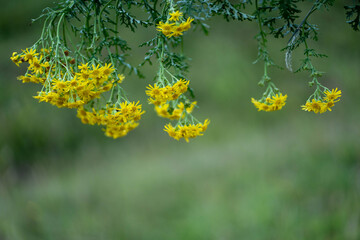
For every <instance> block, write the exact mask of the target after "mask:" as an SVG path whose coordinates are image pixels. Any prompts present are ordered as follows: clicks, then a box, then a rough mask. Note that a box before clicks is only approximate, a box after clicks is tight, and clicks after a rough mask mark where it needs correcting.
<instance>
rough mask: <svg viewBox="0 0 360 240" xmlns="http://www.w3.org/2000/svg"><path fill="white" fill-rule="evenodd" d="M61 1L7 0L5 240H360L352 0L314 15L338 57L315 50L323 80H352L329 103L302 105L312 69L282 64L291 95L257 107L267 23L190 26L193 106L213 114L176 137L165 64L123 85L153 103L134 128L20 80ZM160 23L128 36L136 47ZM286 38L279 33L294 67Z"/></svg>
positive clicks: (0, 217) (0, 118) (2, 173)
mask: <svg viewBox="0 0 360 240" xmlns="http://www.w3.org/2000/svg"><path fill="white" fill-rule="evenodd" d="M51 4H52V1H49V0H47V1H29V0H26V1H25V0H13V1H6V2H5V1H4V2H3V3H2V7H1V9H0V56H1V57H0V83H1V87H0V239H1V240H22V239H24V240H42V239H44V240H45V239H46V240H47V239H49V240H64V239H67V240H80V239H81V240H82V239H86V240H91V239H94V240H101V239H104V240H112V239H136V240H137V239H154V240H159V239H186V240H188V239H189V240H192V239H194V240H200V239H221V240H222V239H246V240H252V239H354V240H357V239H360V140H359V139H360V98H359V91H360V44H359V43H360V35H359V33H356V32H353V31H352V29H351V28H350V27H349V26H348V25H347V24H346V23H345V13H344V9H343V8H342V6H341V4H339V3H337V4H338V5H337V6H335V7H334V8H333V9H331V11H330V12H328V11H321V12H319V13H318V14H317V16H315V15H314V16H312V17H311V20H312V21H313V22H317V23H318V24H319V27H320V39H319V42H317V43H311V44H312V45H313V46H315V47H316V48H317V49H319V51H320V52H324V53H326V54H327V55H328V56H329V58H328V59H321V60H319V61H315V63H316V64H317V66H318V68H319V69H320V70H321V71H325V72H326V74H325V76H324V77H323V79H322V81H323V83H324V84H325V85H326V86H328V87H329V88H335V87H338V88H340V89H341V90H342V92H343V97H342V99H341V101H340V102H339V103H338V104H337V105H336V106H335V107H334V109H333V112H328V113H325V114H322V115H315V114H312V113H307V112H304V111H301V110H300V105H302V104H304V102H305V100H306V99H307V97H308V96H309V95H310V94H311V93H312V89H309V88H308V87H307V81H309V77H308V75H307V73H300V74H292V73H290V72H288V71H287V70H280V69H272V70H271V72H270V76H272V78H273V80H274V81H275V83H276V84H277V85H278V87H279V88H280V89H281V90H282V92H283V93H287V94H288V96H289V97H288V102H287V105H286V106H285V108H284V109H283V110H281V111H279V112H274V113H262V112H257V111H256V109H255V108H254V107H253V106H252V104H251V102H250V98H251V97H255V98H257V97H259V96H261V94H262V91H263V89H261V88H259V87H258V86H257V82H258V80H259V79H260V78H261V75H262V66H261V64H256V65H253V64H252V61H253V60H254V59H255V58H256V54H257V47H256V42H255V40H254V38H253V36H254V35H255V34H256V23H254V22H253V23H251V22H250V23H249V22H243V23H239V22H231V23H227V22H226V21H224V20H223V19H221V18H215V19H213V20H211V21H210V22H209V24H210V25H211V31H210V35H209V36H204V35H203V34H202V33H200V32H199V31H197V32H190V33H188V34H187V36H186V37H185V48H186V51H187V54H188V55H189V56H190V57H191V58H192V61H191V68H190V74H189V78H190V79H191V84H192V87H193V88H194V89H195V93H196V95H197V100H198V103H199V106H200V109H197V110H196V112H195V115H196V116H197V118H198V119H202V120H203V119H205V118H210V119H211V125H210V126H209V129H208V130H207V132H206V134H205V135H204V136H203V137H199V138H197V139H194V140H192V141H191V142H190V143H189V144H187V143H184V142H177V141H175V140H172V139H170V138H169V137H168V136H167V134H166V133H165V132H163V131H162V129H163V125H165V124H166V123H167V121H166V120H165V119H160V118H158V117H157V116H156V114H155V113H154V111H153V109H152V106H151V105H148V104H147V103H146V96H145V94H144V90H145V86H146V85H148V84H149V83H151V80H152V78H153V76H154V75H155V73H156V66H153V67H145V68H144V72H145V73H146V76H147V78H146V79H145V80H144V79H138V78H137V77H135V76H128V77H127V79H126V81H125V83H124V86H125V88H126V89H127V90H128V93H129V96H130V98H131V99H132V100H136V99H140V100H142V103H143V108H144V109H145V110H146V111H147V114H145V116H144V118H143V119H142V121H141V125H140V126H139V128H138V129H136V130H135V131H133V132H131V133H130V134H129V135H128V136H127V137H125V138H122V139H118V140H112V139H109V138H106V137H105V136H104V135H103V132H102V131H101V129H100V128H99V127H94V126H88V125H83V124H81V122H80V121H79V119H77V118H76V113H75V111H74V110H66V109H57V108H56V107H53V106H50V105H48V104H44V103H41V104H39V103H37V101H36V100H34V99H33V98H32V96H33V95H34V94H35V93H36V91H38V90H39V88H38V86H35V85H31V84H22V83H21V82H20V81H17V80H16V77H17V76H18V75H21V74H23V73H24V69H22V68H17V67H16V66H15V65H14V64H13V63H12V62H11V61H10V60H9V57H10V55H11V53H12V52H13V51H18V52H19V51H20V50H21V49H25V48H26V47H29V46H31V45H32V44H33V42H34V41H36V40H37V38H38V37H39V34H40V28H41V24H39V23H38V24H34V25H31V26H30V19H31V18H35V17H37V16H38V15H39V14H40V13H41V10H42V9H43V8H44V7H45V6H48V5H51ZM308 8H309V5H307V4H305V5H304V10H305V11H306V9H308ZM153 34H155V30H154V29H151V28H149V29H146V30H144V31H141V32H137V33H136V34H134V33H128V32H126V33H125V36H126V38H127V40H128V41H129V42H130V44H131V45H132V47H133V48H134V49H136V47H137V45H139V44H140V43H141V42H143V41H145V40H147V39H149V38H150V37H151V36H152V35H153ZM286 42H287V39H283V40H281V39H280V40H275V41H274V40H273V39H271V40H270V53H271V54H273V56H274V59H275V61H276V62H277V63H278V64H280V65H282V66H284V53H283V52H280V49H281V48H282V47H283V46H285V44H286ZM145 50H146V49H137V50H135V51H134V56H132V57H131V58H130V61H131V62H132V63H134V64H136V63H138V62H140V60H141V57H142V55H143V54H144V52H145ZM300 57H301V50H299V51H297V52H295V53H294V56H293V64H294V66H295V67H296V66H298V65H299V63H300V61H299V58H300Z"/></svg>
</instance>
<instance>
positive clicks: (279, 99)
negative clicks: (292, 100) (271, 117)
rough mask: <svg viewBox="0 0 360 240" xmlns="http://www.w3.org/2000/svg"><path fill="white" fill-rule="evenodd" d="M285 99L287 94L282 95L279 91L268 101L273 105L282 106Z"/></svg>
mask: <svg viewBox="0 0 360 240" xmlns="http://www.w3.org/2000/svg"><path fill="white" fill-rule="evenodd" d="M286 99H287V94H286V95H285V96H283V95H282V93H280V94H276V95H275V96H272V99H270V100H269V102H270V103H271V104H273V105H275V106H278V107H280V108H282V107H283V106H285V104H286V103H285V101H286Z"/></svg>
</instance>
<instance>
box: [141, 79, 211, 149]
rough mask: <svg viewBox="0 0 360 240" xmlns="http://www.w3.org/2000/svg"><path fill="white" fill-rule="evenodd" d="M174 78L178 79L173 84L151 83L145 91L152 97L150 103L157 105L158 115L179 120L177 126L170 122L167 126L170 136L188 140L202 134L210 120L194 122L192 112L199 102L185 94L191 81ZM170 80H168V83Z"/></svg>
mask: <svg viewBox="0 0 360 240" xmlns="http://www.w3.org/2000/svg"><path fill="white" fill-rule="evenodd" d="M160 79H161V78H160ZM173 79H176V80H177V81H176V82H175V83H173V85H172V86H171V85H166V84H165V83H163V82H161V81H160V82H159V84H160V85H166V86H165V87H162V88H160V87H159V85H157V83H155V84H154V86H152V85H149V86H148V87H147V90H146V91H145V92H146V94H147V95H148V96H149V97H150V98H149V103H150V104H154V105H155V111H156V113H157V115H158V116H160V117H163V118H168V119H170V120H178V123H177V124H176V126H175V127H173V126H172V125H171V124H170V123H169V124H168V125H166V126H165V129H164V131H166V132H168V134H169V136H170V137H173V138H175V139H176V140H179V139H181V138H184V139H185V140H186V141H187V142H188V141H189V138H195V137H197V136H202V135H203V132H204V131H205V130H206V129H207V126H208V125H209V123H210V121H209V120H208V119H207V120H205V123H204V124H202V123H200V122H199V121H197V120H196V122H198V123H197V124H194V117H193V116H192V115H191V113H192V112H193V110H194V108H195V106H196V104H197V102H196V101H194V102H191V101H189V100H188V99H187V97H186V96H184V95H183V94H184V93H185V92H186V91H187V90H188V85H189V81H186V80H184V79H179V80H178V79H177V78H173ZM168 82H169V81H168V80H167V83H168ZM189 123H191V124H189Z"/></svg>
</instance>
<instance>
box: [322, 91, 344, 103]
mask: <svg viewBox="0 0 360 240" xmlns="http://www.w3.org/2000/svg"><path fill="white" fill-rule="evenodd" d="M324 93H325V94H326V97H324V100H326V101H328V102H330V101H335V100H336V99H338V98H339V97H341V90H337V88H335V89H332V90H331V92H329V91H325V92H324Z"/></svg>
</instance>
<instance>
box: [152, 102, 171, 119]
mask: <svg viewBox="0 0 360 240" xmlns="http://www.w3.org/2000/svg"><path fill="white" fill-rule="evenodd" d="M155 111H156V113H157V114H158V116H159V117H163V118H170V116H171V115H170V113H169V104H161V105H160V106H155Z"/></svg>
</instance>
